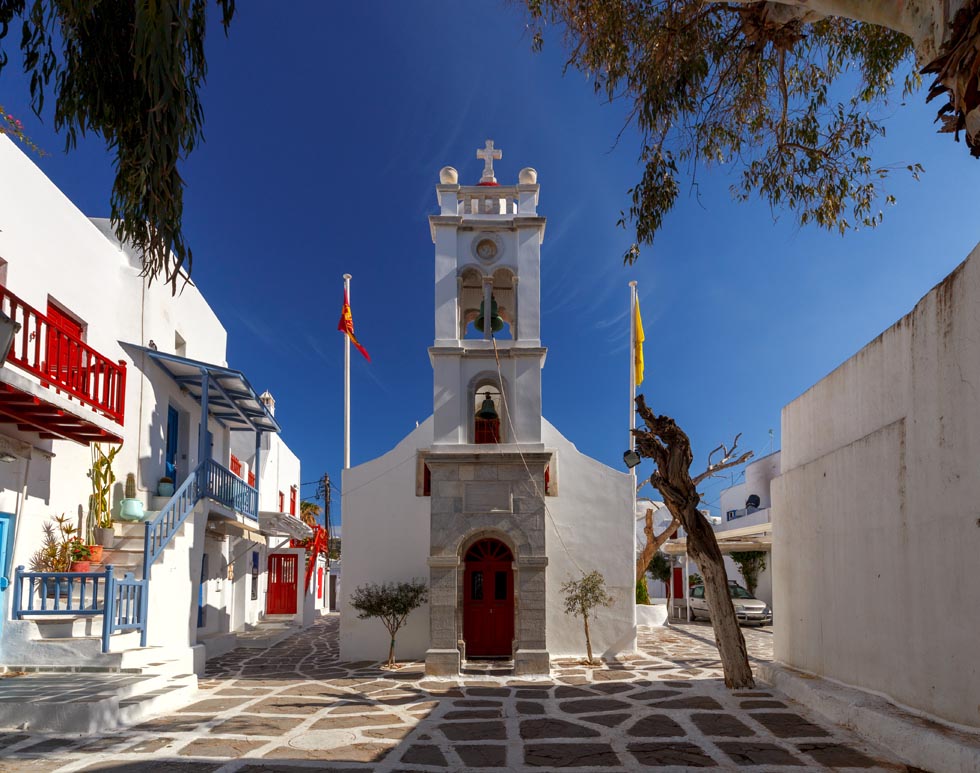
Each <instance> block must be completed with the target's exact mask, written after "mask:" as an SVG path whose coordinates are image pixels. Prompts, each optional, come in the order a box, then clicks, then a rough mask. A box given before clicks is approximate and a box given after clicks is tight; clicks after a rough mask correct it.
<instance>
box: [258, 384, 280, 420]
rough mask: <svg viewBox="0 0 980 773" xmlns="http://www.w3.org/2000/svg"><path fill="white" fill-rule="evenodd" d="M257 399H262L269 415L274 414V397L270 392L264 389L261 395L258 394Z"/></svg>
mask: <svg viewBox="0 0 980 773" xmlns="http://www.w3.org/2000/svg"><path fill="white" fill-rule="evenodd" d="M259 400H261V401H262V405H264V406H265V407H266V409H267V410H268V411H269V415H270V416H275V415H276V399H275V398H274V397H273V396H272V392H270V391H269V390H268V389H266V390H265V391H264V392H263V393H262V394H261V395H259Z"/></svg>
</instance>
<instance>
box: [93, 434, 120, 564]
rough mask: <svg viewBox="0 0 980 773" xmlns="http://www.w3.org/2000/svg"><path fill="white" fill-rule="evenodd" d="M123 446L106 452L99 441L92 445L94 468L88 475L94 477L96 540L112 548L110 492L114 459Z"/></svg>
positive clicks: (114, 479)
mask: <svg viewBox="0 0 980 773" xmlns="http://www.w3.org/2000/svg"><path fill="white" fill-rule="evenodd" d="M120 448H122V446H114V447H113V448H112V449H110V451H109V453H108V454H107V453H105V452H104V451H103V450H102V447H101V446H100V445H99V444H98V443H94V444H93V445H92V469H91V470H89V473H88V476H89V478H91V479H92V497H91V499H90V500H89V510H91V512H92V514H93V516H94V520H95V526H94V530H93V531H94V541H95V542H97V543H98V544H99V545H102V546H103V547H107V548H111V547H112V542H113V539H114V537H115V533H114V532H113V530H112V509H111V508H110V507H109V493H110V491H111V490H112V484H113V483H115V482H116V476H115V474H114V473H113V472H112V460H113V459H115V458H116V454H118V453H119V449H120Z"/></svg>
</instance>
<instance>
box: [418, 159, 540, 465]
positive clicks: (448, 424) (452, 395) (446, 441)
mask: <svg viewBox="0 0 980 773" xmlns="http://www.w3.org/2000/svg"><path fill="white" fill-rule="evenodd" d="M476 155H477V157H478V158H480V159H482V160H483V161H484V169H483V175H482V177H481V179H480V182H479V183H478V184H477V185H460V184H459V175H458V173H457V171H456V170H455V169H453V168H452V167H448V166H447V167H444V168H443V169H442V170H441V171H440V173H439V183H440V184H439V185H438V186H436V193H437V195H438V198H439V208H440V211H439V214H438V215H432V216H430V217H429V227H430V230H431V234H432V242H433V244H434V245H435V341H434V343H433V345H432V347H431V348H430V349H429V358H430V360H431V362H432V368H433V371H434V373H433V405H432V409H433V411H432V412H433V417H434V438H433V449H432V450H433V451H439V450H445V451H448V450H463V449H460V448H459V446H479V449H473V450H479V451H480V452H481V453H482V452H489V451H492V450H494V447H496V449H497V450H500V451H513V450H514V447H515V445H516V444H519V445H520V447H521V449H522V450H526V451H537V450H543V449H544V446H543V445H542V442H541V369H542V368H543V367H544V361H545V355H546V353H547V350H546V349H545V348H544V347H542V346H541V334H540V311H541V292H540V283H541V282H540V280H541V270H540V264H541V243H542V241H543V240H544V230H545V218H543V217H541V216H539V215H538V213H537V204H538V184H537V172H536V171H535V170H534V169H531V168H525V169H522V170H521V172H520V174H519V175H518V183H517V185H501V184H499V183H498V182H497V178H496V176H495V174H494V168H493V162H494V161H495V160H498V159H500V158H501V157H502V153H501V151H500V150H499V149H497V148H494V146H493V141H492V140H487V142H486V147H484V148H482V149H480V150H478V151H477V152H476ZM484 312H485V313H484ZM494 416H495V417H496V418H494Z"/></svg>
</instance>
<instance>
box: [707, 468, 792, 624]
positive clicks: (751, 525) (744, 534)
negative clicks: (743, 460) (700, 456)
mask: <svg viewBox="0 0 980 773" xmlns="http://www.w3.org/2000/svg"><path fill="white" fill-rule="evenodd" d="M779 457H780V453H779V451H776V452H774V453H771V454H768V455H767V456H763V457H761V458H759V459H755V460H753V461H752V462H750V463H749V464H747V465H745V468H744V477H743V479H742V481H741V482H740V483H736V484H735V485H733V486H729V487H728V488H726V489H723V490H722V492H721V496H720V506H721V522H720V523H719V524H717V525H716V526H715V527H714V528H715V535H716V536H717V539H718V544H719V546H721V548H722V551H723V553H724V556H725V571H726V572H727V573H728V577H729V579H731V580H736V581H737V582H739V584H741V585H743V586H744V585H745V580H744V578H743V577H742V576H741V570H740V569H739V567H738V565H737V564H736V563H735V562H734V561H732V558H731V554H732V553H733V552H738V551H756V550H761V551H764V552H766V553H768V554H769V555H768V556H767V557H766V568H765V570H764V571H762V572H760V573H759V578H758V587H757V588H756V592H755V595H756V598H759V599H762V600H763V601H765V602H766V603H767V604H769V605H770V606H771V605H772V494H771V491H770V487H771V484H772V481H773V479H774V478H776V477H777V476H778V475H779ZM777 611H778V610H777Z"/></svg>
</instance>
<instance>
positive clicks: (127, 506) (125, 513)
mask: <svg viewBox="0 0 980 773" xmlns="http://www.w3.org/2000/svg"><path fill="white" fill-rule="evenodd" d="M119 519H120V520H122V521H142V520H143V500H142V499H123V500H122V501H121V502H120V503H119Z"/></svg>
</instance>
